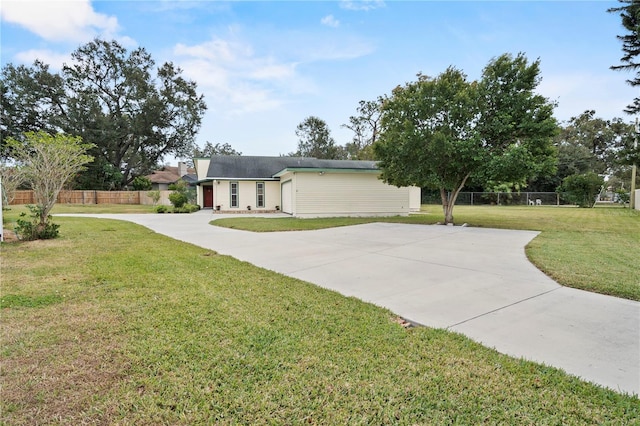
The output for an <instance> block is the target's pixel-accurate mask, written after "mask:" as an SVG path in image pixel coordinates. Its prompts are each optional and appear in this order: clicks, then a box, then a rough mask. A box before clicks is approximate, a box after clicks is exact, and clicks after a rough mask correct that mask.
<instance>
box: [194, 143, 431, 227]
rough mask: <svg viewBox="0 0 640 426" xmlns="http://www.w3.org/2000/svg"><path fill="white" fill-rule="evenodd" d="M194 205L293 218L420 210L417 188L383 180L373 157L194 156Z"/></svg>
mask: <svg viewBox="0 0 640 426" xmlns="http://www.w3.org/2000/svg"><path fill="white" fill-rule="evenodd" d="M194 164H195V168H196V173H197V177H198V181H197V195H198V204H199V205H200V207H202V208H214V209H216V210H220V211H224V212H245V211H261V212H275V211H282V212H284V213H288V214H290V215H292V216H296V217H322V216H324V217H328V216H394V215H407V214H409V212H410V211H414V210H420V188H416V187H411V188H397V187H395V186H391V185H387V184H385V183H384V182H382V181H381V180H380V179H379V177H380V173H381V171H380V169H378V167H377V163H376V162H375V161H352V160H320V159H316V158H300V157H253V156H236V155H214V156H212V157H211V158H197V159H195V160H194Z"/></svg>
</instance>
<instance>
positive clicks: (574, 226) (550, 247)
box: [211, 205, 640, 300]
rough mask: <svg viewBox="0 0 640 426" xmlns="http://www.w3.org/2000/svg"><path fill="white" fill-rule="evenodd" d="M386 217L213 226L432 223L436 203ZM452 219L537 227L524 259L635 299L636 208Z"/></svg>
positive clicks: (586, 286) (561, 277) (566, 281)
mask: <svg viewBox="0 0 640 426" xmlns="http://www.w3.org/2000/svg"><path fill="white" fill-rule="evenodd" d="M422 213H423V214H420V215H412V216H409V217H391V218H320V219H296V218H277V219H269V218H230V219H218V220H215V221H213V222H211V223H212V224H214V225H217V226H225V227H229V228H237V229H245V230H249V231H256V232H269V231H292V230H305V229H306V230H308V229H320V228H327V227H333V226H347V225H355V224H360V223H370V222H380V221H384V222H399V223H421V224H435V223H437V222H439V221H442V220H443V217H442V209H441V207H440V206H435V205H424V206H423V211H422ZM454 216H455V219H456V223H458V224H462V223H467V224H469V226H477V227H484V228H503V229H523V230H534V231H541V233H540V235H539V236H538V237H536V238H535V239H534V240H533V241H532V242H531V243H530V244H529V245H528V246H527V248H526V252H527V256H528V257H529V259H530V260H531V261H532V262H533V263H534V264H535V265H536V266H537V267H538V268H539V269H540V270H542V271H544V272H545V273H546V274H547V275H549V276H550V277H551V278H553V279H554V280H556V281H557V282H559V283H560V284H562V285H565V286H568V287H574V288H579V289H583V290H588V291H593V292H596V293H603V294H609V295H612V296H617V297H622V298H626V299H631V300H640V272H639V271H638V262H639V260H640V212H638V211H635V210H630V209H628V208H627V209H625V208H622V207H617V206H616V207H602V206H598V207H596V208H593V209H580V208H576V207H552V206H542V207H527V206H509V207H507V206H456V208H455V209H454Z"/></svg>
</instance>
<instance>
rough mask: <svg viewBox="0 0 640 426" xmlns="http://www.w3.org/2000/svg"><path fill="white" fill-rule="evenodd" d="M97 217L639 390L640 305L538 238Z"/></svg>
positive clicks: (419, 228)
mask: <svg viewBox="0 0 640 426" xmlns="http://www.w3.org/2000/svg"><path fill="white" fill-rule="evenodd" d="M92 216H95V217H101V218H112V219H120V220H128V221H132V222H135V223H138V224H140V225H143V226H145V227H148V228H150V229H152V230H154V231H156V232H158V233H161V234H164V235H167V236H169V237H172V238H175V239H177V240H181V241H186V242H189V243H192V244H195V245H198V246H201V247H205V248H208V249H211V250H215V251H217V252H218V253H221V254H226V255H230V256H233V257H235V258H237V259H240V260H244V261H247V262H250V263H252V264H254V265H257V266H260V267H263V268H266V269H270V270H273V271H276V272H280V273H282V274H285V275H288V276H291V277H296V278H300V279H302V280H305V281H308V282H311V283H314V284H317V285H319V286H322V287H325V288H329V289H332V290H335V291H338V292H340V293H342V294H344V295H346V296H355V297H357V298H359V299H362V300H364V301H367V302H371V303H374V304H376V305H378V306H382V307H385V308H388V309H390V310H391V311H393V312H395V313H396V314H398V315H400V316H402V317H404V318H405V319H407V320H410V321H412V322H415V323H419V324H423V325H427V326H430V327H438V328H445V329H448V330H452V331H456V332H460V333H462V334H465V335H467V336H469V337H470V338H472V339H474V340H476V341H478V342H481V343H483V344H484V345H486V346H489V347H494V348H495V349H497V350H498V351H500V352H503V353H506V354H509V355H513V356H516V357H523V358H526V359H529V360H534V361H538V362H541V363H544V364H547V365H552V366H555V367H559V368H562V369H564V370H565V371H567V372H568V373H571V374H574V375H576V376H579V377H581V378H583V379H585V380H588V381H591V382H594V383H598V384H601V385H603V386H607V387H609V388H612V389H614V390H617V391H621V392H625V393H631V394H639V393H640V303H638V302H634V301H629V300H624V299H619V298H615V297H609V296H603V295H599V294H594V293H589V292H585V291H580V290H575V289H571V288H566V287H562V286H560V285H558V284H557V283H556V282H554V281H553V280H551V279H550V278H548V277H547V276H546V275H544V274H543V273H542V272H540V271H539V270H538V269H537V268H535V267H534V266H533V265H532V264H531V263H530V262H529V261H528V260H527V258H526V256H525V253H524V247H525V246H526V244H527V243H528V242H529V241H531V240H532V239H533V238H534V237H535V236H536V235H537V233H536V232H532V231H511V230H498V229H483V228H470V227H445V226H425V225H405V224H389V223H372V224H367V225H357V226H349V227H340V228H333V229H324V230H319V231H301V232H277V233H252V232H246V231H238V230H231V229H226V228H219V227H215V226H210V225H208V222H209V221H210V220H212V219H215V218H220V217H223V216H221V215H213V214H212V213H211V211H201V212H198V213H196V214H191V215H149V214H146V215H145V214H139V215H124V214H123V215H92Z"/></svg>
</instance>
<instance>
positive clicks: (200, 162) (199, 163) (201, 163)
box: [193, 158, 211, 180]
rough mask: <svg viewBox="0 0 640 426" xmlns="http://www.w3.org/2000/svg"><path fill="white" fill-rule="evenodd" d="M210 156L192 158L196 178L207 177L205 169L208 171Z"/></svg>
mask: <svg viewBox="0 0 640 426" xmlns="http://www.w3.org/2000/svg"><path fill="white" fill-rule="evenodd" d="M210 161H211V159H210V158H196V159H194V160H193V165H194V167H195V169H196V175H198V180H203V179H205V178H206V177H207V171H209V162H210Z"/></svg>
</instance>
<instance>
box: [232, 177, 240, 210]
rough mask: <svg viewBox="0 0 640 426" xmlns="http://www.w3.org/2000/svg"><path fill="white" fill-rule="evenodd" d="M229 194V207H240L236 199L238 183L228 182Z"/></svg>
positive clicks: (237, 198)
mask: <svg viewBox="0 0 640 426" xmlns="http://www.w3.org/2000/svg"><path fill="white" fill-rule="evenodd" d="M229 185H230V193H231V207H238V206H239V205H240V201H239V197H238V182H229Z"/></svg>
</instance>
